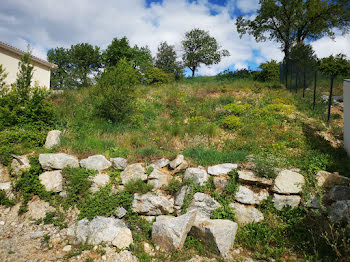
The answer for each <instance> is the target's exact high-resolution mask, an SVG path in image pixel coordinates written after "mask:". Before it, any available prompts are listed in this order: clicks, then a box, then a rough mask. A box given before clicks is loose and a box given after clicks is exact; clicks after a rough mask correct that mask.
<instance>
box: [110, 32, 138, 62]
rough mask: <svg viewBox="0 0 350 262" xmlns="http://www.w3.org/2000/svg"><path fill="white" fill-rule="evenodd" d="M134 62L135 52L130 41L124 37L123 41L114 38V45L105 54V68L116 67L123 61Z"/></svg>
mask: <svg viewBox="0 0 350 262" xmlns="http://www.w3.org/2000/svg"><path fill="white" fill-rule="evenodd" d="M123 58H125V59H126V60H127V61H130V60H132V58H133V50H132V48H131V46H130V44H129V40H128V39H127V38H126V37H125V36H124V37H123V38H121V39H118V38H114V39H113V41H112V43H111V44H110V45H109V46H108V47H107V49H106V50H105V51H104V52H103V60H104V64H105V67H110V66H116V65H117V64H118V63H119V61H120V60H121V59H123Z"/></svg>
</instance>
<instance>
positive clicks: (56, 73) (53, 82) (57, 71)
mask: <svg viewBox="0 0 350 262" xmlns="http://www.w3.org/2000/svg"><path fill="white" fill-rule="evenodd" d="M47 59H48V61H49V62H51V63H54V64H56V65H57V68H53V69H51V78H50V87H51V88H52V89H63V88H68V86H69V81H70V77H71V58H70V53H69V49H66V48H63V47H57V48H52V49H50V50H49V51H48V52H47Z"/></svg>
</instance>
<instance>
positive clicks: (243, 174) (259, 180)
mask: <svg viewBox="0 0 350 262" xmlns="http://www.w3.org/2000/svg"><path fill="white" fill-rule="evenodd" d="M238 181H239V182H242V183H247V184H256V185H261V186H271V185H272V184H273V180H272V179H269V178H264V177H258V176H256V175H255V174H254V173H253V172H252V171H244V170H243V171H238Z"/></svg>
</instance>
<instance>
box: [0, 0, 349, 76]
mask: <svg viewBox="0 0 350 262" xmlns="http://www.w3.org/2000/svg"><path fill="white" fill-rule="evenodd" d="M258 2H259V1H258V0H196V1H195V0H161V1H159V0H128V1H121V0H99V1H95V0H94V1H92V0H60V1H48V0H31V1H28V0H1V8H0V35H1V41H4V42H6V43H8V44H10V45H13V46H15V47H17V48H20V49H24V50H25V49H26V46H27V44H28V43H29V44H30V45H31V47H32V52H33V54H34V55H36V56H38V57H40V58H44V59H45V58H46V53H47V50H48V49H49V48H54V47H70V46H71V45H72V44H76V43H82V42H88V43H91V44H93V45H98V46H100V47H101V48H102V49H104V48H106V47H107V46H108V45H109V44H110V43H111V41H112V39H113V38H114V37H118V38H121V37H123V36H126V37H127V38H128V39H129V41H130V43H131V44H132V45H135V44H137V45H138V46H145V45H148V46H149V48H150V49H151V51H152V54H153V55H155V54H156V51H157V47H158V45H159V43H160V42H161V41H167V42H168V43H169V44H172V45H174V46H175V49H176V51H177V53H178V55H179V58H180V57H181V52H182V48H181V40H182V39H183V37H184V34H185V32H186V31H189V30H191V29H193V28H194V27H197V28H201V29H204V30H207V31H209V33H210V35H212V36H214V37H215V38H216V39H217V41H218V43H219V44H220V46H222V48H225V49H227V50H228V51H229V52H230V54H231V55H230V56H229V57H226V58H224V59H223V60H222V61H221V62H220V63H219V64H217V65H213V66H210V67H207V66H201V67H200V68H199V70H198V72H197V73H198V74H199V75H215V74H217V73H219V72H221V71H223V70H225V69H226V68H230V69H232V70H236V69H241V68H247V67H250V68H252V69H255V68H256V67H257V66H258V65H259V64H260V63H261V62H264V61H267V60H271V59H275V60H281V59H282V57H283V55H282V52H281V51H280V49H279V45H278V44H277V43H275V42H272V41H267V42H262V43H257V42H256V41H255V40H254V38H253V37H251V36H248V35H246V36H244V37H242V38H240V37H239V35H238V33H237V31H236V28H235V20H236V18H237V17H238V16H239V15H244V16H247V17H253V16H254V15H255V12H256V10H257V9H258V8H259V4H258ZM312 45H313V47H314V49H315V51H316V54H317V55H318V56H319V57H324V56H329V55H330V54H336V53H340V52H343V53H345V54H347V55H348V56H350V49H349V48H348V46H349V45H350V35H349V34H348V35H345V36H341V35H340V34H338V33H337V34H336V38H335V41H332V40H331V39H329V38H327V37H325V38H322V39H320V40H318V41H315V42H313V43H312ZM329 46H332V48H329Z"/></svg>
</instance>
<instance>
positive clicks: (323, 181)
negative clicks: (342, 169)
mask: <svg viewBox="0 0 350 262" xmlns="http://www.w3.org/2000/svg"><path fill="white" fill-rule="evenodd" d="M316 182H317V186H319V187H325V188H330V187H332V186H334V185H339V184H349V183H350V178H347V177H344V176H340V175H339V174H337V173H329V172H327V171H319V172H318V173H317V174H316Z"/></svg>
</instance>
